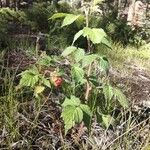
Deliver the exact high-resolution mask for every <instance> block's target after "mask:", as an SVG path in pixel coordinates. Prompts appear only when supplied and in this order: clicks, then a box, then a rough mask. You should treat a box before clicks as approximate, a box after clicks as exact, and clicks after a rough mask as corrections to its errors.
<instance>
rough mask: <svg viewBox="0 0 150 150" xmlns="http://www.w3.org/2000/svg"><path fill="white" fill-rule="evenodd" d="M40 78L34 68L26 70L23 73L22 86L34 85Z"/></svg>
mask: <svg viewBox="0 0 150 150" xmlns="http://www.w3.org/2000/svg"><path fill="white" fill-rule="evenodd" d="M38 80H39V76H38V74H37V72H36V71H35V70H33V69H30V70H26V71H24V72H22V73H21V80H20V83H19V85H20V86H29V87H33V86H34V85H35V84H36V83H37V82H38Z"/></svg>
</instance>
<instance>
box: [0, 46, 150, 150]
mask: <svg viewBox="0 0 150 150" xmlns="http://www.w3.org/2000/svg"><path fill="white" fill-rule="evenodd" d="M118 51H119V52H117V53H116V52H115V50H114V51H110V52H109V53H103V54H104V55H106V56H108V58H110V63H111V64H112V67H111V69H110V71H109V78H110V81H111V82H112V84H113V85H115V86H117V87H119V88H120V89H121V90H122V91H123V92H124V93H125V95H126V96H127V98H128V100H129V103H130V108H129V109H128V110H126V111H125V112H123V114H122V117H121V119H119V120H118V123H117V124H116V126H115V127H113V128H112V129H111V128H110V129H104V128H103V127H102V126H100V125H98V124H97V123H93V124H92V129H91V135H90V136H89V135H88V134H87V132H86V129H84V128H80V127H79V126H77V127H75V129H73V131H72V133H71V134H69V135H68V136H67V137H63V135H62V130H63V123H62V120H61V119H60V108H59V107H58V106H57V104H56V102H57V101H59V98H60V97H61V96H62V95H61V93H57V94H55V93H52V94H51V96H50V97H49V99H50V101H49V100H47V101H45V102H43V104H42V106H41V109H40V111H39V112H34V110H33V109H34V108H33V107H34V102H33V101H32V100H29V99H30V95H29V96H27V99H28V100H24V99H23V101H20V102H19V103H18V104H17V107H18V108H19V109H18V110H16V111H18V112H15V113H17V115H16V116H15V118H14V120H15V121H14V122H15V128H16V129H15V130H16V131H13V132H12V134H15V137H17V138H16V139H9V142H10V143H9V148H10V149H52V150H53V149H77V150H78V149H83V150H88V149H92V150H98V149H101V150H107V149H110V150H114V149H116V148H117V149H118V150H119V149H123V150H130V149H135V150H141V149H143V150H149V148H150V66H149V64H150V50H149V49H147V48H146V49H144V50H143V49H142V50H135V49H134V50H131V49H129V50H128V49H127V50H126V49H125V50H124V51H122V49H121V48H120V49H118ZM129 51H130V53H129ZM115 54H116V55H115ZM23 55H24V53H22V52H21V53H15V54H14V55H12V56H13V57H12V61H13V63H11V62H10V64H11V65H12V64H17V65H18V64H19V62H18V61H20V59H19V58H21V61H22V60H24V61H27V65H28V64H29V63H30V61H29V60H28V58H27V57H26V56H25V58H24V56H23ZM15 61H17V62H15ZM31 63H32V61H31ZM25 64H26V63H25ZM4 109H5V108H4ZM16 120H17V121H16ZM17 129H18V131H17ZM78 129H79V131H78ZM81 129H82V130H81ZM12 130H13V129H12ZM18 132H19V133H18ZM0 133H1V135H0V148H5V147H7V146H8V142H7V141H6V142H5V140H6V139H7V136H8V138H9V136H10V137H11V138H12V136H14V135H12V136H11V135H9V132H8V131H6V129H5V125H4V126H3V128H1V130H0ZM102 137H103V138H102ZM9 148H8V149H9Z"/></svg>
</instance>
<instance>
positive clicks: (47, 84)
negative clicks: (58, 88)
mask: <svg viewBox="0 0 150 150" xmlns="http://www.w3.org/2000/svg"><path fill="white" fill-rule="evenodd" d="M41 79H42V83H43V84H44V85H45V86H47V87H49V88H51V84H50V81H49V80H47V79H45V78H44V77H42V78H41Z"/></svg>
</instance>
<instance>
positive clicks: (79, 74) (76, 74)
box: [71, 65, 85, 84]
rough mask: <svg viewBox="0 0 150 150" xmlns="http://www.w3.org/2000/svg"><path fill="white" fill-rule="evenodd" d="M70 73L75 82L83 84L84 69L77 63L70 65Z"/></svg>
mask: <svg viewBox="0 0 150 150" xmlns="http://www.w3.org/2000/svg"><path fill="white" fill-rule="evenodd" d="M71 75H72V78H73V79H74V80H75V81H76V82H77V83H81V84H83V83H84V82H85V79H84V70H83V69H82V68H81V67H79V66H77V65H74V66H72V68H71Z"/></svg>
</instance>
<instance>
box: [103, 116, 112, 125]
mask: <svg viewBox="0 0 150 150" xmlns="http://www.w3.org/2000/svg"><path fill="white" fill-rule="evenodd" d="M102 120H103V122H104V124H105V126H106V128H108V127H109V126H110V124H111V120H112V117H111V116H110V115H104V114H102Z"/></svg>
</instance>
